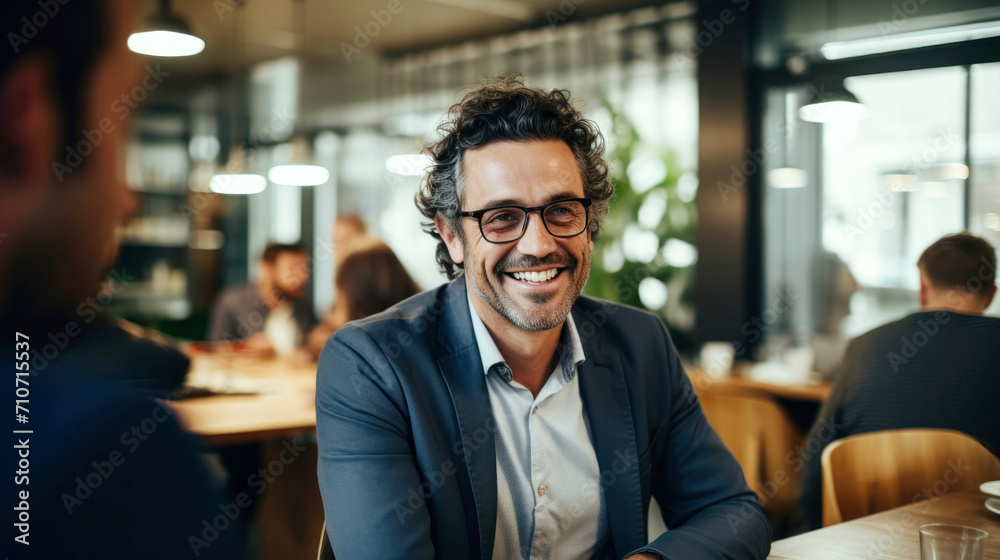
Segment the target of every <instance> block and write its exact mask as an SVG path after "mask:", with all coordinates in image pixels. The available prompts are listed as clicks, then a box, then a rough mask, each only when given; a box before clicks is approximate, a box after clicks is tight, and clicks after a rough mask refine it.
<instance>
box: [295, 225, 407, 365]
mask: <svg viewBox="0 0 1000 560" xmlns="http://www.w3.org/2000/svg"><path fill="white" fill-rule="evenodd" d="M347 247H349V250H347V251H345V252H344V254H343V258H342V260H340V262H339V264H338V265H337V273H336V279H337V280H336V288H337V303H336V304H334V306H333V307H332V308H331V309H330V312H329V313H327V315H326V317H324V320H323V321H322V322H321V323H320V324H318V325H316V327H315V328H314V329H313V331H312V333H310V334H309V348H310V350H312V352H313V353H314V355H316V356H318V355H319V353H320V352H321V351H322V350H323V346H324V345H325V344H326V341H327V340H328V339H329V338H330V336H331V335H333V333H334V332H336V330H337V329H338V328H340V327H341V326H342V325H344V324H345V323H347V322H348V321H356V320H358V319H364V318H365V317H368V316H371V315H374V314H376V313H381V312H382V311H385V310H386V309H389V308H390V307H392V306H393V305H396V304H397V303H399V302H401V301H403V300H404V299H406V298H408V297H410V296H414V295H416V294H417V292H419V291H420V288H418V287H417V283H416V282H414V281H413V278H411V277H410V274H409V273H408V272H407V271H406V268H405V267H404V266H403V263H401V262H399V257H397V256H396V253H393V252H392V249H390V248H389V246H388V245H386V244H385V243H383V242H381V241H378V240H375V239H372V238H358V239H356V240H354V241H352V242H351V243H349V244H348V245H347Z"/></svg>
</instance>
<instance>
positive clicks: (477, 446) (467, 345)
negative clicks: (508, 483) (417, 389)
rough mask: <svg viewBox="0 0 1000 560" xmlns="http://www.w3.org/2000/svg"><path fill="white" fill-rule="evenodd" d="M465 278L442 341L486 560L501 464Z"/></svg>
mask: <svg viewBox="0 0 1000 560" xmlns="http://www.w3.org/2000/svg"><path fill="white" fill-rule="evenodd" d="M467 297H468V296H467V295H466V288H465V277H464V276H460V277H459V278H458V279H457V280H455V281H453V282H452V284H451V285H450V286H448V288H447V293H446V295H445V302H444V311H443V313H444V314H443V317H442V319H443V321H442V322H441V324H440V327H439V328H438V341H439V342H440V343H441V344H442V346H444V347H445V348H446V349H447V350H448V351H449V352H450V353H448V354H446V355H444V356H442V357H440V358H438V360H437V364H438V368H439V369H440V370H441V375H442V376H443V377H444V380H445V384H446V385H447V386H448V391H449V393H450V394H451V400H452V403H453V404H454V406H455V415H456V417H457V418H458V425H459V429H460V431H461V436H462V442H463V446H462V449H463V453H464V459H465V464H466V467H467V468H468V471H469V481H470V483H471V485H472V494H473V497H474V498H475V501H476V515H477V518H478V523H479V543H480V551H479V553H480V558H483V559H488V558H491V557H492V556H493V541H494V538H495V537H496V519H497V462H496V447H495V443H494V440H493V432H494V430H495V429H496V426H495V425H494V423H493V413H492V411H491V410H490V398H489V392H488V389H487V387H486V377H485V376H484V375H483V365H482V362H481V359H480V356H479V347H478V346H477V345H476V338H475V334H474V332H473V330H472V317H471V316H470V315H469V313H470V311H469V304H468V300H467Z"/></svg>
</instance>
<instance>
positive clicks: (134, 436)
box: [0, 0, 242, 560]
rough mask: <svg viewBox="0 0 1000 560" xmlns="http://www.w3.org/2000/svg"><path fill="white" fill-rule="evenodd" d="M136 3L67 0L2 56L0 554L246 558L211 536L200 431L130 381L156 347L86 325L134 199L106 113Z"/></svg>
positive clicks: (117, 89) (119, 128)
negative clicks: (106, 336) (144, 347)
mask: <svg viewBox="0 0 1000 560" xmlns="http://www.w3.org/2000/svg"><path fill="white" fill-rule="evenodd" d="M132 4H133V3H132V2H128V1H126V0H95V1H90V2H64V3H62V4H58V6H57V7H58V9H59V13H58V14H57V15H55V16H52V17H49V18H48V19H47V20H46V21H47V24H46V25H44V26H41V25H40V26H38V27H39V28H38V29H37V30H36V31H35V32H34V33H33V34H32V35H31V36H30V37H29V38H28V39H27V40H25V39H24V38H23V37H20V35H17V33H16V32H13V33H11V34H10V37H14V38H13V39H11V40H12V41H13V42H12V43H11V46H12V48H9V49H3V52H2V53H0V153H2V154H3V157H2V158H0V338H2V339H3V340H4V353H5V358H4V375H5V377H6V381H5V383H9V384H10V385H9V387H10V393H9V394H10V397H9V399H10V400H8V401H6V402H7V403H8V406H10V409H9V410H8V414H5V421H4V423H3V428H4V431H5V433H6V436H5V437H6V445H5V447H6V449H5V454H6V456H5V457H4V459H3V461H2V462H3V465H4V467H5V469H6V468H9V469H10V470H8V471H7V474H6V475H5V476H4V479H5V483H4V484H3V492H2V497H0V525H2V526H3V532H2V533H3V542H2V543H0V558H7V557H9V558H11V559H12V560H14V559H22V558H38V559H49V558H100V559H102V560H118V559H122V560H124V559H134V558H143V559H163V560H168V559H169V560H176V559H178V558H189V557H193V556H195V555H197V556H198V557H199V558H200V559H204V558H226V559H235V558H240V557H241V556H242V555H241V551H240V550H239V549H238V545H237V543H238V542H239V540H240V538H239V529H237V528H230V530H228V531H219V532H218V533H217V534H216V535H214V538H213V539H212V542H211V543H208V542H206V541H205V539H204V537H203V531H204V530H205V527H204V525H203V524H204V523H205V522H208V523H211V522H212V520H213V519H214V518H215V516H217V515H218V514H219V510H218V507H219V505H220V503H221V500H222V497H221V495H218V494H217V493H216V492H214V491H213V488H212V481H211V478H210V476H209V474H208V472H207V470H206V469H205V466H204V465H203V464H202V462H201V460H200V457H199V455H198V452H197V448H196V445H195V444H194V442H193V441H191V439H190V438H189V436H188V435H187V434H185V433H184V432H183V431H182V430H181V428H180V426H179V424H178V422H177V420H176V419H175V418H174V416H173V414H172V412H171V410H170V408H168V407H166V406H164V405H161V404H158V403H157V402H155V401H154V400H152V399H149V398H147V397H146V396H145V395H144V393H141V392H137V391H134V390H132V389H131V388H129V387H128V386H127V385H126V384H124V383H121V382H120V380H122V379H130V378H135V377H140V376H144V375H146V372H145V370H146V368H147V366H149V362H148V359H147V358H146V354H145V353H144V352H132V351H129V352H126V353H123V355H117V356H113V354H114V353H116V352H118V351H119V350H120V349H121V348H120V347H118V346H117V344H116V343H117V341H118V340H120V339H119V338H117V337H120V336H121V334H120V333H118V332H114V331H112V332H114V335H113V336H114V337H116V338H115V339H114V341H113V342H111V343H108V342H103V341H100V340H95V339H93V338H90V337H89V336H87V335H86V334H85V333H84V332H83V331H84V330H85V329H86V328H87V326H88V325H90V322H91V321H94V322H95V323H96V321H95V319H96V313H95V312H94V310H93V309H91V308H88V307H87V302H88V299H89V298H90V297H91V296H92V295H93V294H94V293H95V292H97V290H98V289H99V286H100V283H101V282H102V281H103V280H104V279H105V278H106V277H107V273H108V269H109V268H110V266H111V264H112V263H111V259H110V258H109V255H111V254H113V253H109V251H107V247H108V246H109V244H110V243H112V242H113V240H114V236H115V228H116V227H117V226H119V225H121V224H122V222H123V221H124V219H125V217H126V216H127V215H128V214H129V213H130V212H132V211H134V208H135V204H136V202H135V199H134V197H133V196H132V195H131V193H130V192H129V190H128V188H127V187H126V185H125V182H124V180H123V170H124V162H123V161H122V158H121V155H122V154H123V153H124V149H123V144H124V139H125V138H126V137H127V132H126V131H127V129H126V128H125V126H124V125H125V124H126V123H123V122H121V121H120V119H119V118H118V115H115V114H114V113H113V112H112V108H113V107H114V106H115V105H114V104H115V102H116V100H117V99H118V98H119V97H120V96H121V95H122V93H123V92H128V91H131V90H132V89H133V88H136V87H139V86H141V84H142V80H141V77H140V75H139V73H138V72H137V69H138V61H137V60H136V59H135V58H134V55H132V53H131V52H130V51H128V50H127V49H126V41H127V38H128V35H129V33H130V32H131V31H132V29H133V23H134V22H133V20H132V18H131V17H130V16H131V15H132ZM39 6H40V5H39V4H38V2H37V0H6V1H5V2H3V3H2V4H0V14H2V21H3V22H4V23H5V28H7V29H12V30H13V29H20V26H19V25H18V24H17V23H16V22H23V21H28V22H30V21H33V20H34V21H37V16H38V14H43V15H44V12H40V11H39V10H40V9H41V8H40V7H39ZM33 16H34V17H33ZM18 38H19V40H18ZM102 123H105V124H102ZM108 123H110V127H109V126H107V125H108ZM81 131H83V132H82V133H81ZM95 138H100V140H99V141H95V140H94V139H95ZM87 145H89V147H88V148H87V152H86V154H87V155H86V156H82V157H81V156H80V155H74V156H73V158H72V159H73V162H72V163H68V162H67V152H68V150H74V152H75V151H76V150H79V151H80V152H83V149H82V148H79V146H87ZM102 353H104V355H106V356H107V357H108V359H107V361H106V363H104V364H103V365H102V362H101V356H102ZM12 358H13V360H12ZM77 358H79V362H78V361H77ZM43 360H45V361H43ZM78 366H79V367H78ZM15 389H16V390H17V391H18V397H19V398H22V399H24V402H22V403H19V404H21V405H22V407H21V408H20V409H15V406H14V405H15V404H18V403H15V402H14V392H15ZM16 415H20V416H16ZM14 430H24V431H25V432H24V433H14V432H13V431H14ZM22 461H23V464H19V462H22ZM17 471H22V472H20V473H18V472H17ZM192 537H193V538H194V539H196V542H195V543H194V544H192V540H191V538H192ZM197 541H200V543H198V542H197ZM202 544H204V545H205V546H202Z"/></svg>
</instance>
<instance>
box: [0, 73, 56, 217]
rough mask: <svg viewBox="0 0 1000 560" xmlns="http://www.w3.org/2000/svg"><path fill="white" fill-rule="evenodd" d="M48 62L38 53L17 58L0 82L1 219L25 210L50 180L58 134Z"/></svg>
mask: <svg viewBox="0 0 1000 560" xmlns="http://www.w3.org/2000/svg"><path fill="white" fill-rule="evenodd" d="M51 83H52V75H51V71H50V66H49V65H48V64H47V63H46V62H45V60H44V59H42V58H41V57H37V56H32V57H28V58H26V59H24V60H22V61H19V62H18V63H16V64H15V65H14V67H13V68H11V70H10V71H9V72H8V73H7V76H6V77H5V78H4V79H3V81H2V82H0V221H2V223H4V224H10V223H11V222H12V221H13V220H15V219H16V217H17V216H19V215H25V214H26V213H27V212H28V209H29V208H30V207H31V205H32V201H33V200H37V199H39V198H40V197H41V196H42V195H43V194H44V193H45V192H46V189H47V188H48V187H50V186H51V185H52V184H53V183H55V175H54V174H53V170H52V163H53V159H52V158H53V157H54V156H55V155H56V149H55V148H56V138H57V136H58V132H57V130H58V126H57V119H58V117H57V111H56V105H55V103H54V100H53V94H52V88H51Z"/></svg>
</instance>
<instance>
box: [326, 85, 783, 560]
mask: <svg viewBox="0 0 1000 560" xmlns="http://www.w3.org/2000/svg"><path fill="white" fill-rule="evenodd" d="M441 130H442V138H441V140H440V141H439V142H438V143H437V144H435V145H434V146H432V147H431V148H430V152H431V154H432V155H433V156H434V159H435V161H436V164H435V167H434V169H433V171H432V172H431V173H430V174H429V176H428V178H427V180H426V182H425V183H424V184H423V186H422V187H421V190H420V191H419V193H418V195H417V204H418V207H419V208H420V210H421V212H422V213H423V215H424V216H425V217H426V218H427V223H426V224H427V227H428V231H429V233H431V234H432V235H433V236H434V237H435V238H437V239H438V240H439V241H440V244H439V245H438V248H437V251H436V258H437V261H438V264H440V265H441V267H442V268H443V269H444V271H445V272H446V273H447V274H448V276H449V278H451V279H452V280H453V281H452V282H450V283H448V284H445V285H443V286H441V287H439V288H437V289H434V290H431V291H428V292H424V293H422V294H420V295H417V296H415V297H412V298H410V299H408V300H406V301H405V302H403V303H401V304H399V305H397V306H395V307H393V308H391V309H389V310H388V311H385V312H383V313H379V314H377V315H374V316H372V317H369V318H367V319H363V320H360V321H354V322H351V323H348V324H347V325H344V326H343V327H341V328H339V329H338V330H337V332H336V333H335V334H334V335H333V337H332V338H331V339H330V341H329V342H328V343H327V345H326V347H325V348H324V349H323V354H322V355H321V357H320V361H319V367H318V372H317V389H316V417H317V426H316V428H317V439H318V444H319V455H320V458H319V467H318V474H319V486H320V491H321V494H322V496H323V504H324V508H325V510H326V525H327V530H328V532H329V536H330V541H331V543H332V545H333V550H334V553H335V554H336V557H337V558H338V560H352V559H356V558H406V559H430V558H441V559H448V560H458V559H463V558H465V559H471V558H477V559H480V558H497V559H508V558H528V557H531V558H549V559H552V560H556V559H562V558H567V559H568V558H574V559H575V558H590V559H593V558H598V559H602V560H604V559H610V558H614V559H620V558H624V557H628V558H629V559H630V560H636V559H658V558H671V559H677V558H683V559H685V560H702V559H723V558H740V559H754V558H756V559H763V558H764V557H766V556H767V553H768V550H769V548H770V540H771V530H770V526H769V525H768V522H767V518H766V517H765V516H764V512H763V509H762V508H761V506H760V504H759V503H758V501H757V497H756V495H755V494H754V493H753V491H752V490H750V489H749V488H748V487H747V485H746V483H745V481H744V478H743V472H742V470H741V469H740V466H739V464H738V463H737V462H736V460H735V459H733V456H732V454H730V453H729V451H728V450H727V449H726V448H725V446H724V445H723V444H722V442H721V441H720V440H719V437H718V436H717V435H716V433H715V431H714V430H713V429H712V428H711V426H709V425H708V422H706V420H705V416H704V415H703V414H702V411H701V408H700V407H699V405H698V399H697V398H696V396H695V394H694V391H693V389H692V387H691V382H690V381H689V379H688V376H687V375H686V374H685V373H684V369H683V368H682V367H681V363H680V360H679V359H678V357H677V353H676V352H675V350H674V348H673V345H672V343H671V341H670V336H669V335H668V334H667V330H666V328H665V327H664V326H663V323H662V322H661V321H660V320H659V319H658V318H656V316H654V315H652V314H650V313H646V312H643V311H639V310H637V309H633V308H629V307H625V306H622V305H618V304H615V303H611V302H607V301H600V300H595V299H591V298H588V297H582V296H580V292H581V290H582V289H583V285H584V283H585V282H586V280H587V276H588V274H589V272H590V259H591V251H592V249H593V247H594V246H593V238H594V236H595V235H596V234H597V232H598V230H599V228H600V223H601V220H603V219H604V217H605V216H606V214H607V212H608V201H609V199H610V198H611V196H612V194H613V192H614V191H613V187H612V185H611V182H610V180H609V177H608V168H607V164H606V162H605V161H604V158H603V152H604V147H603V141H602V139H601V136H600V133H599V132H598V131H597V129H596V127H595V125H594V124H593V123H591V122H590V121H587V120H585V119H584V118H583V115H582V114H581V113H580V112H579V111H578V110H577V109H576V108H574V107H573V105H572V104H571V103H570V101H569V94H568V92H565V91H560V90H553V91H551V92H546V91H543V90H541V89H537V88H531V87H528V86H526V85H525V84H524V82H523V81H522V79H521V78H520V77H517V76H511V77H506V78H499V79H496V80H491V81H488V82H486V83H484V84H483V85H481V86H480V87H479V88H477V89H476V90H474V91H472V92H471V93H469V94H468V95H467V96H466V97H465V98H464V99H463V100H462V101H461V102H460V103H459V104H457V105H455V106H454V107H452V108H451V110H450V112H449V116H448V122H447V123H445V125H443V127H442V129H441ZM431 224H433V228H432V227H431ZM463 270H464V274H462V271H463ZM654 495H655V496H656V498H657V501H658V502H659V504H660V505H661V508H662V511H663V517H664V521H665V522H666V525H667V526H668V527H669V528H670V530H669V531H667V532H665V533H663V534H661V535H647V534H646V532H647V527H648V525H647V516H648V511H649V505H650V498H651V497H652V496H654ZM649 538H652V539H653V541H652V542H649Z"/></svg>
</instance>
